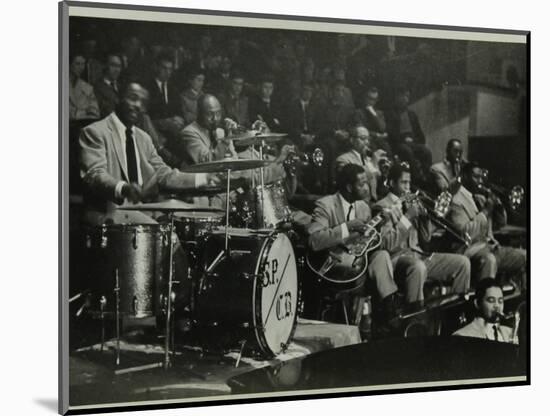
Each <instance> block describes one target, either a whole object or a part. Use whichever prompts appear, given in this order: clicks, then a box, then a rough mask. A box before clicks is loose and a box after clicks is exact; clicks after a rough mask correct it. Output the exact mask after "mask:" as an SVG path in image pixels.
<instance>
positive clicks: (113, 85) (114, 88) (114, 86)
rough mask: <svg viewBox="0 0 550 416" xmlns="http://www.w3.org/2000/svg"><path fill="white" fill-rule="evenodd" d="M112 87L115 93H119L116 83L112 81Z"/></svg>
mask: <svg viewBox="0 0 550 416" xmlns="http://www.w3.org/2000/svg"><path fill="white" fill-rule="evenodd" d="M111 87H113V90H115V92H118V87H117V85H116V81H111Z"/></svg>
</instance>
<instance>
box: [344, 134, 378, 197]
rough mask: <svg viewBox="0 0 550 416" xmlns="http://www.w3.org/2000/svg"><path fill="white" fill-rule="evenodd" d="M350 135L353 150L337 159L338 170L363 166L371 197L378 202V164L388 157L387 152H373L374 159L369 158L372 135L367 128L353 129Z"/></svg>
mask: <svg viewBox="0 0 550 416" xmlns="http://www.w3.org/2000/svg"><path fill="white" fill-rule="evenodd" d="M349 133H350V144H351V148H350V149H349V150H348V151H346V152H344V153H342V154H341V155H340V156H338V157H337V158H336V170H340V169H342V168H343V167H344V166H345V165H349V164H354V165H359V166H363V168H364V169H365V173H366V174H367V180H368V183H369V188H370V194H369V196H370V197H371V198H372V200H373V201H377V200H378V193H377V183H378V180H379V178H380V169H379V168H378V163H379V161H380V160H381V159H382V158H384V157H386V152H385V151H384V150H382V149H378V150H375V151H374V152H373V156H372V157H371V156H368V152H369V151H370V147H369V146H370V140H369V138H370V135H369V131H368V130H367V128H366V127H364V126H356V127H352V128H351V129H350V132H349ZM367 202H369V201H367Z"/></svg>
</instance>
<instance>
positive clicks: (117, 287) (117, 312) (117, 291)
mask: <svg viewBox="0 0 550 416" xmlns="http://www.w3.org/2000/svg"><path fill="white" fill-rule="evenodd" d="M114 292H115V320H116V365H117V367H118V366H119V365H120V285H119V280H118V268H117V269H115V290H114Z"/></svg>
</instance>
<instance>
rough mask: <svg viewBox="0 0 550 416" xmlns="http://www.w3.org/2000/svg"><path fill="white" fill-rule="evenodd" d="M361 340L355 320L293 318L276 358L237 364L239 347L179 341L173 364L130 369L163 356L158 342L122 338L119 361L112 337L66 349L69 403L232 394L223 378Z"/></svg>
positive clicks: (246, 359) (243, 359) (248, 359)
mask: <svg viewBox="0 0 550 416" xmlns="http://www.w3.org/2000/svg"><path fill="white" fill-rule="evenodd" d="M360 342H361V338H360V335H359V331H358V329H357V327H355V326H347V325H340V324H333V323H326V322H320V321H312V320H305V319H298V323H297V326H296V331H295V333H294V337H293V339H292V342H291V343H290V345H289V347H288V349H287V351H286V352H285V353H283V354H280V355H278V356H277V357H276V358H275V359H272V360H266V361H260V360H257V359H254V358H252V357H250V356H245V355H243V356H242V357H241V359H240V361H239V365H238V366H236V364H237V359H238V355H239V354H238V352H236V351H234V352H228V353H226V354H224V355H222V354H218V355H214V354H205V353H203V352H202V351H201V349H199V348H197V347H193V346H189V345H179V346H177V347H176V353H175V355H174V357H173V360H172V367H171V368H169V369H168V370H164V369H163V368H160V367H158V368H148V369H145V370H142V371H130V372H126V370H131V369H135V368H139V367H140V366H144V367H146V366H151V365H154V364H155V363H160V362H162V361H163V359H164V350H163V348H162V346H161V345H160V344H143V343H136V342H128V341H124V340H123V341H121V343H120V364H119V365H118V366H117V365H116V363H115V361H116V349H115V346H116V341H114V340H110V341H108V342H106V343H105V344H104V349H103V351H101V345H100V344H94V345H91V346H87V347H81V348H79V349H77V350H75V351H74V352H73V353H71V355H70V357H69V360H70V361H69V368H70V405H71V408H75V406H76V407H80V406H82V407H87V406H90V405H109V404H111V405H116V404H119V403H132V404H140V403H139V402H144V401H157V400H182V399H197V400H200V398H202V397H206V398H210V399H212V398H215V397H216V396H220V397H221V396H226V395H229V394H231V389H230V388H229V386H228V384H227V380H228V379H230V378H233V377H235V376H238V375H241V374H244V373H247V372H250V371H253V370H255V369H257V368H262V367H267V366H272V365H275V364H278V363H280V362H284V361H287V360H290V359H292V358H297V357H305V356H307V355H310V354H313V353H315V352H319V351H324V350H330V349H334V348H338V347H342V346H346V345H353V344H358V343H360Z"/></svg>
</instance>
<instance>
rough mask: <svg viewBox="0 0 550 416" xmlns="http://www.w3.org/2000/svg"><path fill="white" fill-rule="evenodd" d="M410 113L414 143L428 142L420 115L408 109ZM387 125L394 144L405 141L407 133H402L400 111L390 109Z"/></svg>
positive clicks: (390, 138)
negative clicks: (419, 118)
mask: <svg viewBox="0 0 550 416" xmlns="http://www.w3.org/2000/svg"><path fill="white" fill-rule="evenodd" d="M407 114H408V115H409V120H410V122H411V129H412V131H411V132H408V133H409V134H412V138H413V140H414V143H420V144H426V137H425V136H424V132H423V131H422V127H421V126H420V121H419V120H418V116H417V115H416V113H415V112H414V111H411V110H407ZM386 121H387V123H386V124H387V127H388V136H389V140H390V142H391V143H392V144H399V143H404V140H405V135H404V134H403V133H401V113H400V112H399V111H396V110H394V111H390V112H388V114H387V115H386Z"/></svg>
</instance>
